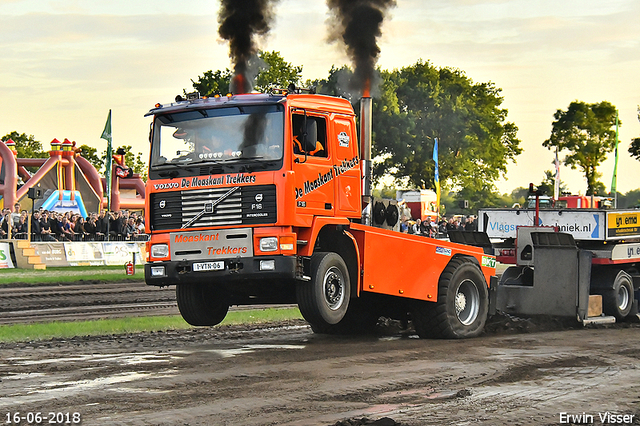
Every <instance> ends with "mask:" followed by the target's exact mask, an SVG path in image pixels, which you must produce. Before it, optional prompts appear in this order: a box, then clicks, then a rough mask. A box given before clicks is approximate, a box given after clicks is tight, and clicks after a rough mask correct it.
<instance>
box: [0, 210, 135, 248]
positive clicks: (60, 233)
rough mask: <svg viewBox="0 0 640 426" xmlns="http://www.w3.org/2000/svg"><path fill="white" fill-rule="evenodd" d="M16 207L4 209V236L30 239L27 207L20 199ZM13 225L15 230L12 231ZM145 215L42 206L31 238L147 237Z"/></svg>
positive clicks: (0, 226)
mask: <svg viewBox="0 0 640 426" xmlns="http://www.w3.org/2000/svg"><path fill="white" fill-rule="evenodd" d="M13 207H14V209H13V211H12V210H11V209H9V208H5V209H3V210H2V215H1V219H0V239H6V238H13V239H24V240H26V239H27V235H28V233H29V227H28V222H27V221H28V217H29V213H28V212H27V211H26V210H20V204H19V203H16V204H15V205H14V206H13ZM9 229H11V232H10V233H9ZM146 240H147V235H146V234H145V230H144V218H143V217H142V216H141V215H138V214H137V213H136V212H129V211H127V210H123V211H117V212H106V211H101V212H100V213H90V214H89V215H88V216H87V217H86V218H84V217H82V216H81V215H80V214H78V213H73V212H70V211H68V212H64V213H63V212H57V211H48V210H44V209H42V208H40V209H38V210H36V211H34V212H33V214H32V215H31V241H44V242H56V241H146Z"/></svg>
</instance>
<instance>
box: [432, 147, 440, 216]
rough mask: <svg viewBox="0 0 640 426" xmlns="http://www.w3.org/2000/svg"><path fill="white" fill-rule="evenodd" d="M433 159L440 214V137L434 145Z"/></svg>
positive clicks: (437, 206) (438, 211) (437, 204)
mask: <svg viewBox="0 0 640 426" xmlns="http://www.w3.org/2000/svg"><path fill="white" fill-rule="evenodd" d="M433 161H435V163H436V166H435V170H434V172H433V184H434V185H435V187H436V212H437V213H438V216H440V172H439V171H438V138H435V144H434V145H433Z"/></svg>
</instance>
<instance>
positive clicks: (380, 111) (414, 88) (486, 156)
mask: <svg viewBox="0 0 640 426" xmlns="http://www.w3.org/2000/svg"><path fill="white" fill-rule="evenodd" d="M381 78H382V81H381V93H380V98H379V99H375V101H374V117H373V134H374V135H373V138H374V143H373V155H374V156H379V157H378V158H382V160H381V161H379V162H377V163H376V164H375V166H374V173H375V176H377V177H379V176H382V175H384V174H387V173H388V174H390V175H392V176H394V177H395V178H396V179H402V178H406V179H408V181H409V185H410V186H414V187H416V188H433V187H434V184H433V176H434V165H435V164H434V161H433V159H432V158H433V147H434V142H435V139H436V138H437V139H438V154H439V155H438V165H439V174H440V185H441V186H442V187H443V188H447V187H448V188H453V187H462V188H473V189H475V190H477V191H482V192H487V193H489V192H491V191H492V190H493V182H494V181H495V180H496V179H498V178H499V177H500V176H501V175H504V174H505V173H506V171H507V163H508V162H509V161H513V160H515V157H516V156H517V155H518V154H520V153H521V152H522V149H521V148H520V141H519V140H518V139H517V137H516V133H517V130H518V128H517V127H516V126H515V124H513V123H510V122H507V121H506V117H507V110H506V109H503V108H500V105H501V104H502V101H503V98H502V97H501V96H500V92H501V89H498V88H496V87H495V86H494V85H493V83H473V82H472V81H471V79H469V78H468V77H467V76H466V75H465V74H464V72H462V71H460V70H456V69H451V68H436V67H434V66H432V65H431V64H429V63H428V62H423V61H418V62H417V63H416V64H415V65H412V66H409V67H405V68H402V69H401V70H394V71H391V72H388V71H382V73H381Z"/></svg>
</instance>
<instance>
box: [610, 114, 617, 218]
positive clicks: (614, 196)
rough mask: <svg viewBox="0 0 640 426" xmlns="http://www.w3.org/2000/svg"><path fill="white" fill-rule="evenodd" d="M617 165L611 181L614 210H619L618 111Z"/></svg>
mask: <svg viewBox="0 0 640 426" xmlns="http://www.w3.org/2000/svg"><path fill="white" fill-rule="evenodd" d="M615 154H616V155H615V157H616V159H615V163H614V165H613V178H612V179H611V192H613V208H614V209H616V208H618V110H616V149H615Z"/></svg>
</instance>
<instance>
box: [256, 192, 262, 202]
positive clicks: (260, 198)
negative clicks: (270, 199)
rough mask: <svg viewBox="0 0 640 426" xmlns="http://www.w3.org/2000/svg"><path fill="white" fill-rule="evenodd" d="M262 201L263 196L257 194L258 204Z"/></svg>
mask: <svg viewBox="0 0 640 426" xmlns="http://www.w3.org/2000/svg"><path fill="white" fill-rule="evenodd" d="M261 201H262V194H256V203H259V202H261Z"/></svg>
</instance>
